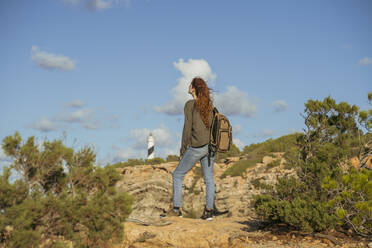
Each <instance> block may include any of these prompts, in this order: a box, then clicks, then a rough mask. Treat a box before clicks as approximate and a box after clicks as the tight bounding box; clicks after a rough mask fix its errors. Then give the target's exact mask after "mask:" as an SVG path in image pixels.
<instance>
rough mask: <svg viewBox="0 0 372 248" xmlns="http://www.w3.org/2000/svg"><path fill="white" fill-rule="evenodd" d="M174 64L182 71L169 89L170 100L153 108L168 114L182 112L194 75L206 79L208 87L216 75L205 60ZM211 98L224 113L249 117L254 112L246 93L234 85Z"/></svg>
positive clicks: (212, 84)
mask: <svg viewBox="0 0 372 248" xmlns="http://www.w3.org/2000/svg"><path fill="white" fill-rule="evenodd" d="M174 66H175V68H176V69H177V70H179V71H180V72H181V73H182V77H181V78H179V79H178V82H177V85H176V86H175V87H174V88H173V89H172V91H171V94H172V96H173V98H172V100H171V101H170V102H168V103H166V104H165V105H163V106H156V107H155V108H154V110H155V111H156V112H162V113H165V114H168V115H179V114H183V107H184V105H185V102H186V101H187V100H189V99H191V96H190V95H189V94H188V87H189V84H190V83H191V80H192V79H193V78H194V77H196V76H199V77H201V78H203V79H204V80H206V82H207V83H208V86H209V87H213V86H214V83H215V80H216V77H217V76H216V74H215V73H213V72H212V69H211V67H210V66H209V64H208V62H207V61H206V60H204V59H189V60H188V61H184V60H183V59H179V60H178V62H175V63H174ZM213 98H214V103H215V105H216V106H217V108H218V109H219V110H220V111H221V112H222V113H224V114H226V115H241V116H245V117H251V116H252V115H253V114H254V113H255V112H256V105H255V104H254V103H252V102H251V101H250V100H249V98H248V95H247V93H246V92H243V91H240V90H238V89H237V88H236V87H235V86H230V87H228V88H227V92H225V93H223V94H215V95H214V96H213Z"/></svg>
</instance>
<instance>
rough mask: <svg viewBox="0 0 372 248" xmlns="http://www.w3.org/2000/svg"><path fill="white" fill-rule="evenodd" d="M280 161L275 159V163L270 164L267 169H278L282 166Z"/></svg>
mask: <svg viewBox="0 0 372 248" xmlns="http://www.w3.org/2000/svg"><path fill="white" fill-rule="evenodd" d="M280 161H281V159H274V160H273V161H271V162H270V163H268V164H267V165H266V169H267V170H270V169H272V168H274V167H278V166H279V165H280Z"/></svg>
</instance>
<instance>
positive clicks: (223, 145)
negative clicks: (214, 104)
mask: <svg viewBox="0 0 372 248" xmlns="http://www.w3.org/2000/svg"><path fill="white" fill-rule="evenodd" d="M231 144H232V128H231V125H230V121H229V119H227V117H226V116H225V115H223V114H221V113H219V112H218V110H217V109H216V108H214V109H213V118H212V125H211V129H210V136H209V156H208V157H209V158H210V157H211V156H214V155H215V154H216V153H217V152H227V151H229V150H230V147H231Z"/></svg>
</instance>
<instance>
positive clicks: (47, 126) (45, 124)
mask: <svg viewBox="0 0 372 248" xmlns="http://www.w3.org/2000/svg"><path fill="white" fill-rule="evenodd" d="M30 127H31V128H33V129H36V130H39V131H42V132H50V131H55V130H57V129H58V126H57V125H56V123H54V122H53V121H51V120H49V119H48V118H46V117H42V118H41V119H40V121H38V122H35V123H33V124H31V125H30Z"/></svg>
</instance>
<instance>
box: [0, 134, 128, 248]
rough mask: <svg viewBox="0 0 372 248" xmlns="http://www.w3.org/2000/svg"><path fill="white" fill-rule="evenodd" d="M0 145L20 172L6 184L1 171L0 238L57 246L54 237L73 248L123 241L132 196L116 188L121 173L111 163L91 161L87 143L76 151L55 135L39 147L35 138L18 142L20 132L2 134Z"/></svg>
mask: <svg viewBox="0 0 372 248" xmlns="http://www.w3.org/2000/svg"><path fill="white" fill-rule="evenodd" d="M2 147H3V149H4V151H5V153H6V154H7V155H8V156H11V157H13V158H14V162H13V164H12V166H11V168H12V169H15V170H16V171H17V172H18V173H19V174H20V175H22V176H21V178H20V179H18V180H17V181H15V182H14V183H10V182H9V177H10V169H9V168H8V169H5V170H4V173H3V175H1V176H0V211H1V213H2V214H1V216H0V242H1V243H3V244H5V245H6V246H9V247H36V246H38V245H39V244H40V243H41V242H43V241H45V240H46V239H51V240H54V241H55V246H57V245H58V246H61V242H62V241H61V240H58V238H57V237H58V236H63V237H64V239H66V240H70V241H72V242H73V245H74V247H103V246H105V244H106V243H107V242H112V243H119V242H120V241H121V239H122V235H123V225H122V223H123V222H124V221H125V219H126V218H127V217H128V216H129V214H130V212H131V205H132V197H131V196H129V195H128V194H127V193H125V192H121V193H119V192H117V191H116V189H115V184H116V182H117V181H119V180H120V175H119V173H118V172H116V170H115V168H114V167H113V166H110V165H108V166H106V167H104V168H100V167H96V166H94V163H95V154H94V152H93V150H92V149H91V148H89V147H86V148H83V149H81V150H80V151H78V152H74V150H73V149H71V148H68V147H66V146H64V145H63V144H62V142H61V141H57V140H55V141H52V142H50V141H45V142H44V143H43V148H42V149H39V148H38V146H37V144H35V139H34V137H30V138H28V139H27V141H26V142H24V143H22V139H21V137H20V135H19V134H18V133H15V134H14V136H8V137H5V138H4V140H3V145H2ZM9 228H10V229H13V231H11V232H10V233H9ZM57 243H58V244H57ZM62 243H63V242H62Z"/></svg>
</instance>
